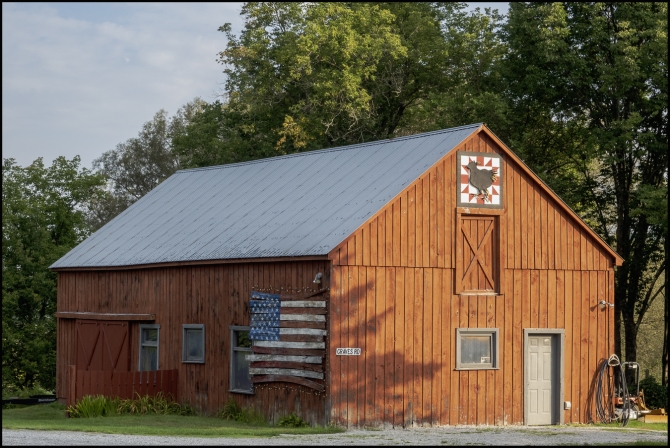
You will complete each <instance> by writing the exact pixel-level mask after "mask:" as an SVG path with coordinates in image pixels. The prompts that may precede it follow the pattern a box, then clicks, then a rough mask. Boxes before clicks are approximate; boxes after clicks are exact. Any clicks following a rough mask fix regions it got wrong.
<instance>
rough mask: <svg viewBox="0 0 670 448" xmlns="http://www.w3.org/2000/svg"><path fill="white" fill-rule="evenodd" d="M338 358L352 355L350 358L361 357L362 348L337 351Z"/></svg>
mask: <svg viewBox="0 0 670 448" xmlns="http://www.w3.org/2000/svg"><path fill="white" fill-rule="evenodd" d="M335 354H336V355H337V356H342V355H345V356H346V355H350V356H359V355H360V354H361V349H360V348H338V349H336V350H335Z"/></svg>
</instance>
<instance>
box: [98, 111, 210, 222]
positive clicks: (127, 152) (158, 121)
mask: <svg viewBox="0 0 670 448" xmlns="http://www.w3.org/2000/svg"><path fill="white" fill-rule="evenodd" d="M207 107H208V105H207V104H206V103H205V102H204V101H203V100H201V99H200V98H195V99H194V100H192V101H190V102H188V103H186V104H185V105H184V106H182V107H181V108H179V110H178V111H177V113H176V114H175V115H174V116H172V117H171V118H170V117H168V113H167V112H166V111H165V110H162V109H161V110H159V111H158V112H156V114H155V115H154V118H153V119H152V120H151V121H148V122H146V123H144V125H143V126H142V130H141V131H140V132H139V134H138V136H137V137H134V138H130V139H128V140H126V141H125V142H123V143H119V144H118V145H117V146H116V149H113V150H110V151H106V152H104V153H103V154H102V156H100V157H99V158H97V159H95V160H94V161H93V168H94V170H96V171H97V172H98V173H100V174H102V175H104V176H105V177H106V178H107V180H108V183H109V185H108V187H109V188H108V190H107V193H106V194H104V195H102V196H100V197H99V198H97V200H96V202H95V203H93V204H91V210H90V213H89V224H90V226H91V228H92V229H93V230H97V229H98V228H100V227H102V226H103V225H104V224H106V223H107V222H108V221H109V220H111V219H112V218H114V217H115V216H116V215H118V214H119V213H121V212H122V211H123V210H125V209H126V208H127V207H128V206H130V205H131V204H132V203H134V202H135V201H137V200H138V199H140V198H141V197H142V196H144V195H145V194H147V193H148V192H150V191H151V190H153V189H154V188H156V187H157V186H158V184H160V183H161V182H162V181H164V180H165V179H167V178H168V177H170V176H171V175H172V174H173V173H174V172H175V171H176V170H177V169H179V167H180V165H181V163H180V156H179V153H178V152H177V151H175V150H174V148H173V139H174V137H175V136H179V135H183V134H184V133H185V132H186V128H187V127H188V125H189V124H190V122H191V120H193V119H194V117H195V116H196V115H197V114H199V113H200V112H201V111H203V110H204V109H206V108H207Z"/></svg>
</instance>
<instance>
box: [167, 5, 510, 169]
mask: <svg viewBox="0 0 670 448" xmlns="http://www.w3.org/2000/svg"><path fill="white" fill-rule="evenodd" d="M464 9H465V4H463V3H430V2H416V3H408V2H403V3H341V4H340V3H281V2H263V3H256V2H251V3H246V4H245V5H244V7H243V8H242V14H243V15H244V16H245V19H246V20H245V28H244V30H243V31H242V33H241V34H240V36H239V37H237V36H235V35H233V34H232V32H231V28H230V25H229V24H226V25H224V26H222V27H221V28H220V30H221V31H223V32H225V33H226V35H227V37H228V44H227V48H226V49H225V50H224V51H222V52H221V53H220V58H219V61H220V62H221V63H222V64H223V65H224V66H225V70H224V71H225V73H226V74H227V82H226V87H225V101H224V103H223V104H217V105H212V106H211V107H210V108H209V109H208V110H207V112H206V113H203V114H202V115H200V116H199V119H196V122H195V123H194V124H193V126H192V127H191V128H189V130H188V132H187V136H186V137H184V138H180V139H179V140H178V144H177V145H176V146H177V147H178V152H179V153H180V155H181V157H182V160H185V163H186V164H187V165H188V166H203V165H210V164H214V163H227V162H234V161H242V160H250V159H256V158H261V157H270V156H274V155H281V154H287V153H293V152H298V151H305V150H311V149H318V148H326V147H331V146H335V145H344V144H350V143H358V142H365V141H371V140H378V139H382V138H387V137H393V136H397V135H406V134H412V133H416V132H422V131H427V130H433V129H436V128H442V127H445V126H449V125H455V124H463V123H465V122H471V121H472V120H475V121H476V120H477V119H478V118H479V119H481V118H483V117H487V119H488V118H489V117H490V118H491V120H492V121H496V120H500V119H502V117H503V116H504V113H503V112H504V108H505V104H506V103H505V102H504V101H502V100H501V96H500V94H499V90H500V89H499V86H498V85H497V84H496V82H495V81H493V80H494V79H495V78H500V77H499V76H496V71H495V70H494V67H495V66H496V64H498V63H499V60H500V59H501V58H502V56H503V54H504V45H503V44H502V43H501V41H500V39H499V38H498V37H497V34H496V33H495V30H496V29H497V27H498V26H499V25H500V22H501V20H502V17H501V16H499V15H498V14H497V13H496V12H491V11H489V10H487V11H486V13H480V12H479V11H477V12H476V13H475V14H467V13H466V12H464ZM463 99H466V100H470V101H469V102H468V103H467V104H469V105H471V106H470V109H466V107H463ZM491 101H495V103H496V105H495V107H490V103H491ZM466 102H467V101H466ZM191 151H192V152H191Z"/></svg>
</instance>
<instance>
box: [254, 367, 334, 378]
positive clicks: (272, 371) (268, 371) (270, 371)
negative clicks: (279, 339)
mask: <svg viewBox="0 0 670 448" xmlns="http://www.w3.org/2000/svg"><path fill="white" fill-rule="evenodd" d="M249 375H289V376H299V377H302V378H314V379H317V380H322V379H323V373H321V372H312V371H311V370H299V369H278V368H275V367H269V368H258V367H250V368H249Z"/></svg>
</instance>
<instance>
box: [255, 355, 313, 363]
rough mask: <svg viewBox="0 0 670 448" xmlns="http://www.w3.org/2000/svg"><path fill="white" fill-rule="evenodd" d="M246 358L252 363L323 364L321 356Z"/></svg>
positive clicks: (261, 356) (259, 356)
mask: <svg viewBox="0 0 670 448" xmlns="http://www.w3.org/2000/svg"><path fill="white" fill-rule="evenodd" d="M245 358H247V361H250V362H282V363H296V364H305V363H309V364H321V363H322V362H323V358H322V357H321V356H292V355H246V356H245Z"/></svg>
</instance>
